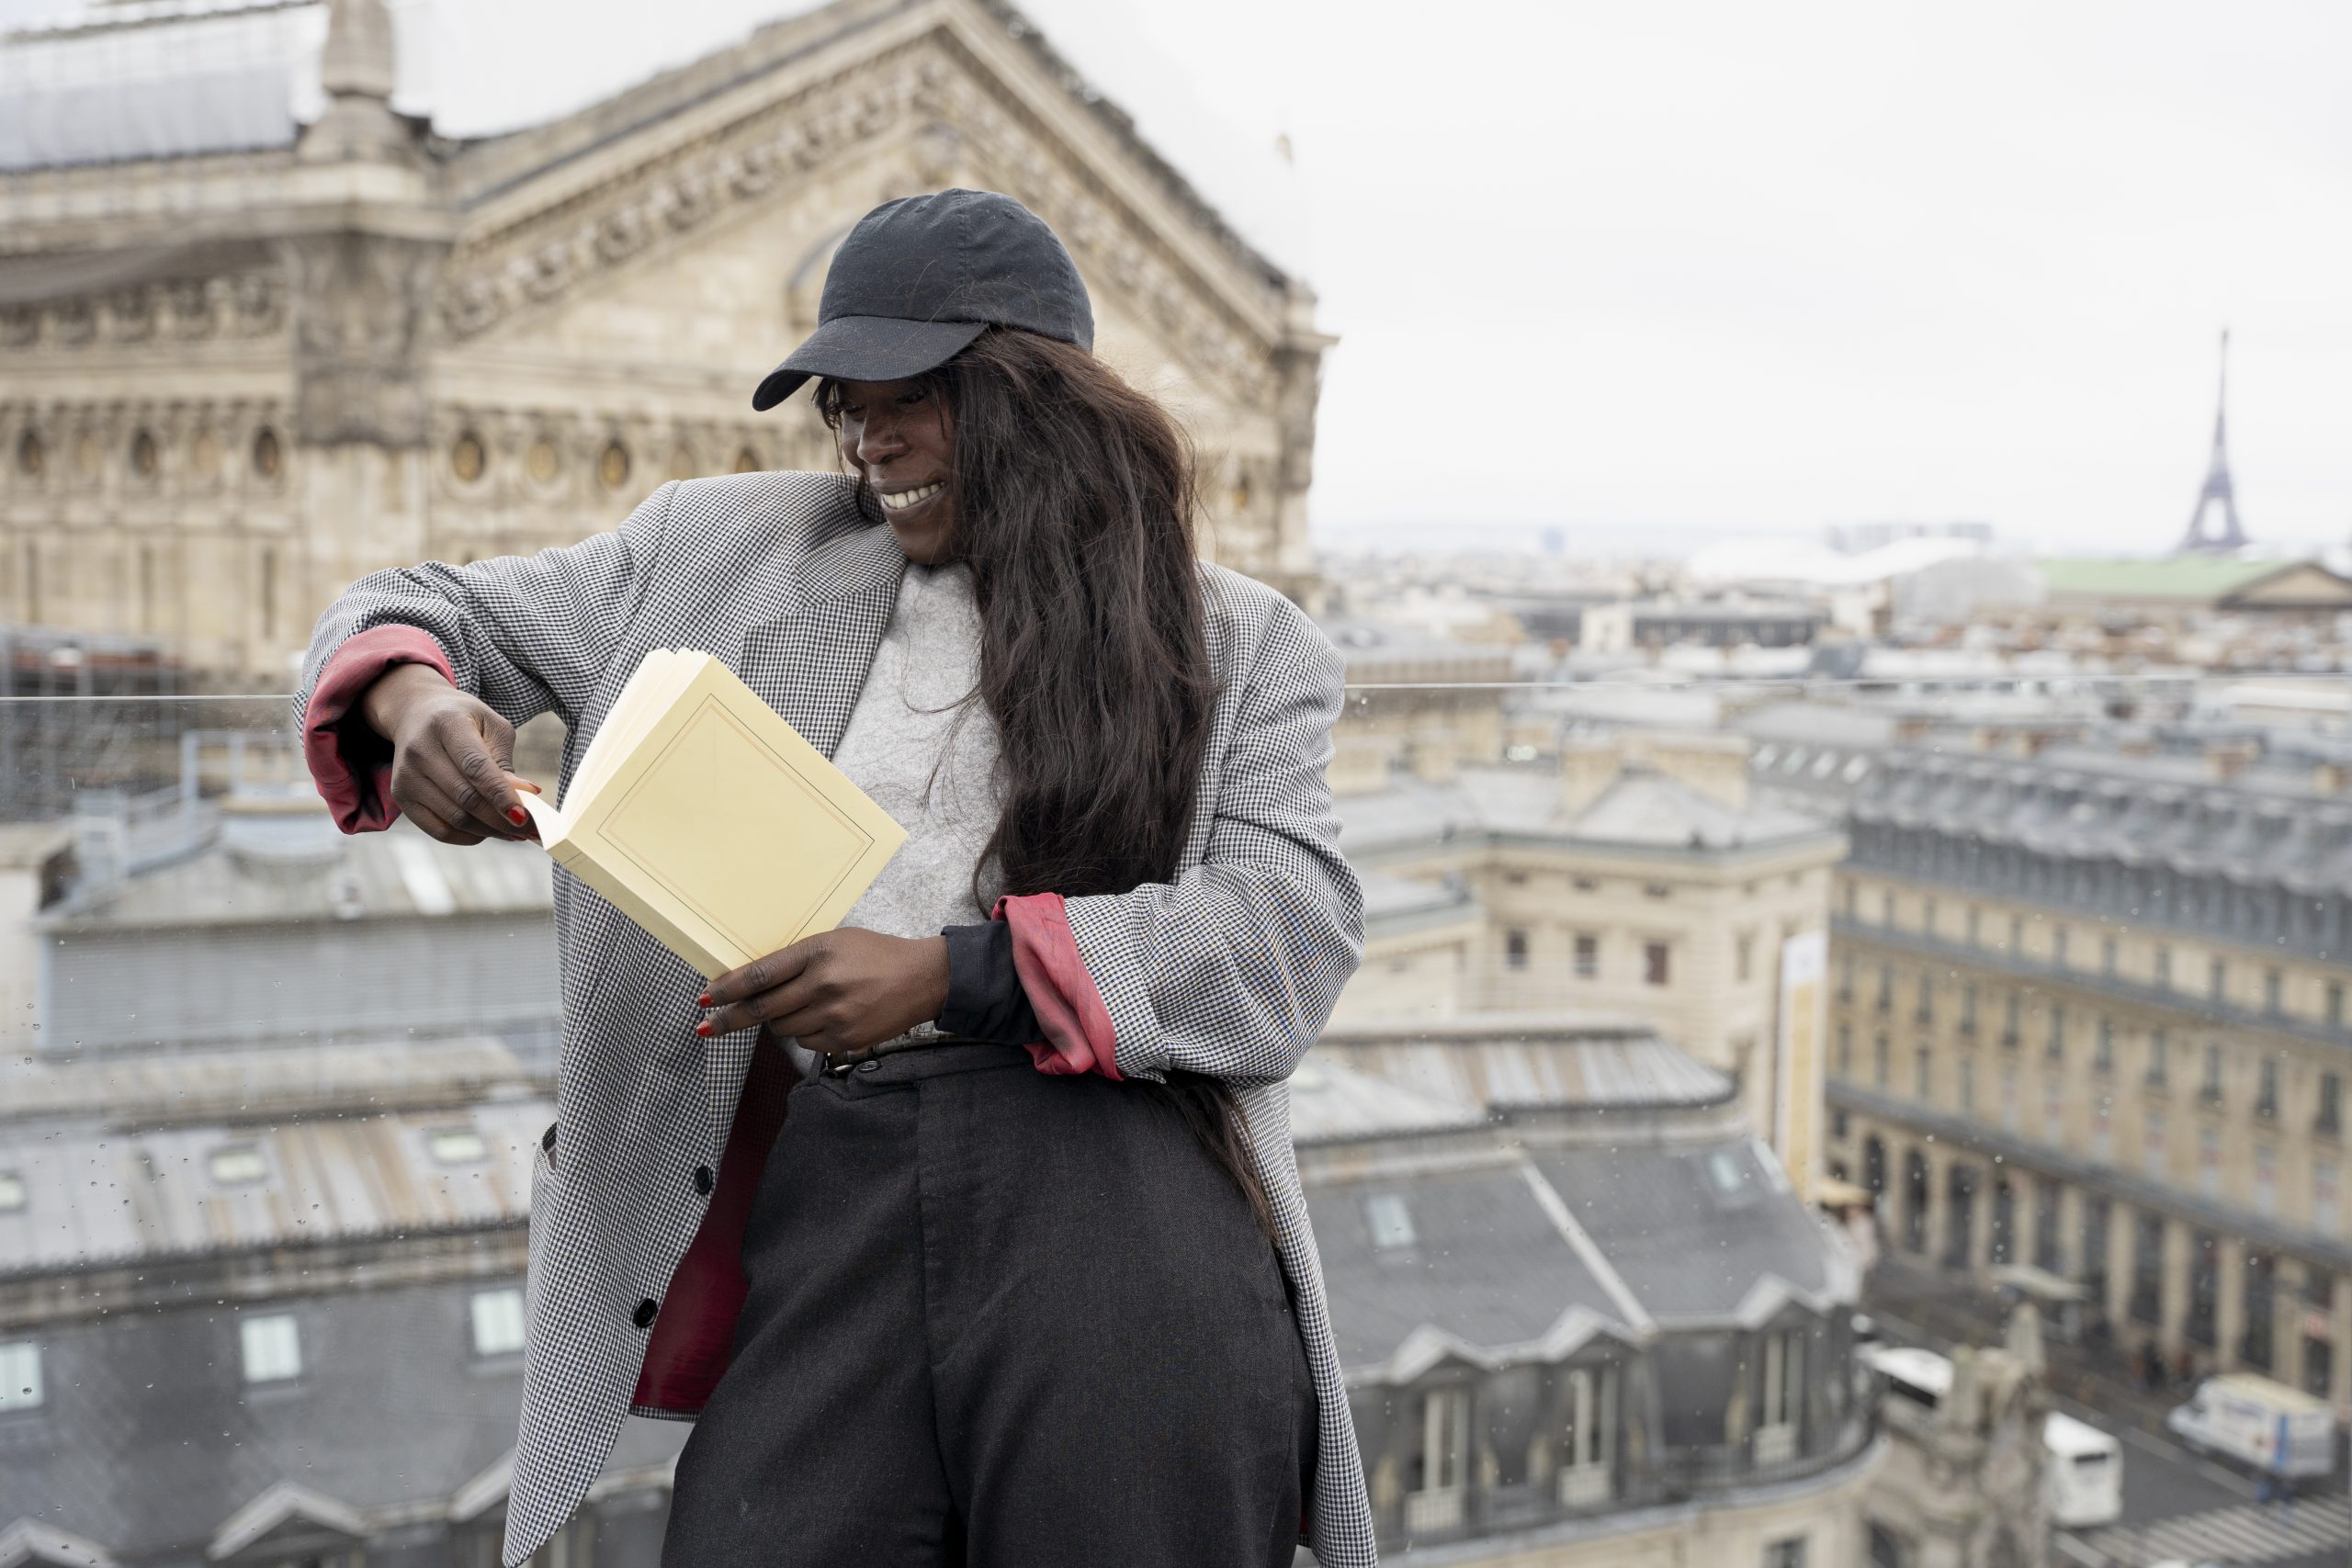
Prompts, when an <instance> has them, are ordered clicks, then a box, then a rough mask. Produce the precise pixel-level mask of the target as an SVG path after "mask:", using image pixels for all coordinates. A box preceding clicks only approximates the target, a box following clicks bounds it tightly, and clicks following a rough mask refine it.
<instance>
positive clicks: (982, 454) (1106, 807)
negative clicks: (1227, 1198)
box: [817, 327, 1273, 1235]
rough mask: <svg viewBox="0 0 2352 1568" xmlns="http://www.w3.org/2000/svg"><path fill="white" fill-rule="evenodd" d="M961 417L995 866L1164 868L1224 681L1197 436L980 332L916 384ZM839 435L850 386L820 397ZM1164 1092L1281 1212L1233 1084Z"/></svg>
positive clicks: (1008, 332)
mask: <svg viewBox="0 0 2352 1568" xmlns="http://www.w3.org/2000/svg"><path fill="white" fill-rule="evenodd" d="M921 379H922V381H923V382H926V383H928V384H929V387H930V389H931V390H932V391H933V394H934V395H935V396H936V397H937V398H938V399H939V400H943V401H944V404H945V406H946V409H947V413H948V417H949V418H950V419H951V420H952V421H953V430H954V444H953V457H952V459H951V465H952V467H951V472H952V478H951V479H950V484H951V486H952V488H953V490H954V492H955V499H956V519H957V525H956V537H955V539H954V540H953V541H952V542H951V546H950V547H951V549H952V550H953V551H954V555H955V558H956V559H957V560H960V561H963V562H965V563H966V564H967V565H968V566H969V567H970V569H971V573H972V592H973V597H974V599H975V601H976V602H977V604H978V607H979V612H980V660H979V685H978V696H979V698H980V700H981V701H982V702H983V703H984V704H985V705H987V708H988V711H989V716H990V717H992V718H993V719H994V720H995V721H996V726H997V730H998V733H999V736H1000V738H1001V746H1000V750H999V756H998V761H997V781H998V784H999V787H1000V790H1001V797H1002V802H1003V809H1002V812H1001V815H1000V817H999V818H998V820H997V825H996V830H995V831H994V832H993V833H992V834H990V835H989V841H988V847H987V849H986V850H985V851H983V852H982V853H981V855H980V857H979V865H976V866H975V867H974V869H973V874H972V883H973V897H974V899H975V901H978V898H979V896H980V876H981V870H980V868H981V866H985V865H986V864H987V863H989V860H990V858H991V857H993V858H994V860H995V862H996V863H997V867H998V870H999V873H1000V874H1001V876H1002V878H1003V885H1004V890H1005V891H1006V892H1007V893H1012V894H1023V893H1046V892H1053V893H1060V894H1062V895H1064V896H1066V897H1080V896H1082V895H1086V894H1092V893H1125V892H1128V891H1131V890H1132V889H1133V888H1135V887H1136V886H1137V885H1138V884H1140V883H1146V882H1167V881H1172V880H1173V879H1174V878H1175V875H1176V872H1177V867H1178V865H1179V864H1180V863H1181V862H1182V857H1183V852H1184V844H1185V840H1187V839H1188V838H1189V837H1190V835H1191V832H1192V828H1193V815H1194V791H1195V788H1196V786H1197V783H1198V780H1199V777H1200V772H1201V765H1202V761H1203V760H1204V757H1205V756H1206V754H1207V750H1208V733H1209V719H1210V713H1211V710H1212V708H1213V706H1214V705H1215V704H1216V697H1217V692H1218V684H1217V680H1216V671H1214V670H1213V669H1212V668H1211V666H1210V662H1209V651H1208V631H1207V626H1206V621H1207V611H1206V606H1205V605H1204V603H1203V597H1202V586H1201V579H1200V572H1199V569H1198V567H1197V566H1196V565H1195V563H1194V558H1193V554H1194V537H1193V526H1194V518H1195V513H1196V511H1197V504H1198V498H1197V492H1196V489H1195V484H1194V479H1193V447H1192V443H1191V441H1190V440H1189V439H1187V437H1186V436H1185V434H1184V432H1183V431H1182V429H1181V428H1180V427H1179V426H1178V425H1177V423H1176V422H1175V421H1174V420H1172V419H1170V417H1169V415H1168V412H1167V411H1166V410H1164V409H1162V408H1161V407H1160V406H1159V404H1158V403H1157V402H1155V401H1154V400H1152V399H1150V398H1149V397H1148V396H1146V395H1145V394H1144V393H1142V392H1139V391H1137V390H1136V389H1134V388H1133V387H1130V386H1128V385H1127V383H1126V382H1125V380H1123V379H1121V378H1120V377H1119V375H1118V373H1117V372H1115V371H1114V370H1113V369H1112V368H1111V367H1109V366H1107V365H1105V364H1103V362H1102V361H1101V360H1099V359H1097V358H1095V357H1094V355H1091V354H1090V353H1088V352H1087V351H1086V350H1084V349H1082V348H1079V347H1077V346H1075V345H1074V344H1065V343H1060V342H1057V341H1056V340H1054V339H1052V338H1046V337H1041V336H1039V335H1037V334H1036V333H1026V332H1020V331H1016V330H1012V329H1009V328H1001V327H991V328H989V330H987V331H986V332H983V333H981V334H980V335H979V336H978V338H976V339H974V340H973V342H972V344H971V345H970V346H969V347H967V348H966V349H965V350H964V351H963V352H962V353H961V354H958V355H956V357H955V358H953V359H951V360H949V361H948V362H947V363H946V364H945V365H944V366H942V367H939V368H938V369H937V370H935V371H933V372H931V373H930V374H928V375H927V376H924V377H922V378H921ZM817 407H818V410H819V412H820V413H822V414H823V416H824V419H825V423H827V424H828V425H830V426H831V427H833V428H834V429H836V430H838V429H839V428H840V423H841V396H840V390H839V389H838V388H837V387H835V386H834V385H833V384H832V383H831V382H830V381H825V382H820V384H819V386H818V388H817ZM1159 1094H1160V1096H1161V1097H1162V1098H1163V1099H1164V1100H1166V1101H1167V1102H1168V1104H1169V1105H1170V1107H1171V1108H1172V1109H1173V1110H1174V1111H1175V1112H1176V1113H1177V1115H1178V1116H1179V1117H1181V1118H1182V1121H1183V1122H1184V1124H1185V1125H1186V1126H1187V1127H1188V1128H1189V1129H1190V1130H1191V1131H1192V1133H1193V1136H1194V1137H1196V1138H1198V1139H1199V1141H1200V1143H1201V1145H1202V1146H1203V1147H1204V1148H1205V1149H1206V1150H1207V1151H1208V1153H1209V1154H1210V1156H1212V1157H1213V1158H1215V1159H1216V1162H1217V1163H1218V1164H1219V1165H1220V1166H1222V1167H1224V1168H1225V1169H1226V1170H1227V1171H1228V1172H1229V1173H1230V1174H1231V1175H1232V1177H1233V1179H1235V1180H1236V1181H1237V1182H1238V1183H1239V1184H1240V1187H1241V1190H1242V1191H1243V1193H1244V1194H1246V1195H1247V1196H1248V1198H1249V1200H1250V1208H1251V1211H1252V1212H1253V1213H1255V1214H1256V1216H1257V1218H1258V1223H1259V1224H1260V1226H1261V1228H1262V1229H1264V1230H1265V1231H1266V1232H1267V1234H1268V1235H1272V1230H1273V1223H1272V1212H1271V1210H1270V1208H1269V1205H1268V1204H1267V1201H1266V1195H1265V1190H1264V1186H1263V1184H1262V1183H1261V1181H1260V1179H1259V1177H1258V1171H1257V1165H1256V1161H1255V1160H1254V1158H1253V1157H1252V1156H1251V1155H1250V1148H1249V1143H1248V1129H1247V1126H1246V1124H1245V1123H1244V1122H1243V1119H1242V1117H1241V1114H1240V1111H1239V1107H1238V1105H1237V1104H1236V1102H1235V1100H1234V1099H1233V1095H1232V1092H1231V1091H1230V1090H1229V1089H1227V1088H1226V1086H1225V1085H1224V1083H1223V1082H1221V1081H1220V1080H1218V1079H1216V1078H1213V1077H1205V1076H1202V1075H1198V1074H1193V1073H1183V1072H1170V1074H1169V1075H1168V1082H1167V1083H1166V1084H1165V1085H1164V1086H1159Z"/></svg>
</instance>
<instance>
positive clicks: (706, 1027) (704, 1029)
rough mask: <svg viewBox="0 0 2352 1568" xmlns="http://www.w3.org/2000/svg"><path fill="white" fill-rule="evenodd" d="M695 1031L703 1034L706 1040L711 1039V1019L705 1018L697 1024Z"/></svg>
mask: <svg viewBox="0 0 2352 1568" xmlns="http://www.w3.org/2000/svg"><path fill="white" fill-rule="evenodd" d="M695 1033H696V1034H699V1035H701V1036H702V1037H703V1038H704V1039H706V1040H707V1039H709V1038H710V1020H708V1019H704V1020H703V1021H701V1022H700V1023H697V1024H695Z"/></svg>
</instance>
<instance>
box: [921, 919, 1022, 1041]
mask: <svg viewBox="0 0 2352 1568" xmlns="http://www.w3.org/2000/svg"><path fill="white" fill-rule="evenodd" d="M939 934H940V935H941V936H944V937H945V938H946V939H947V1002H946V1005H945V1006H944V1007H942V1008H941V1009H940V1010H939V1018H938V1020H937V1021H938V1024H939V1029H940V1032H942V1033H943V1034H955V1035H960V1036H962V1037H963V1038H964V1039H967V1040H987V1041H992V1042H994V1043H999V1044H1003V1045H1029V1044H1035V1043H1039V1042H1042V1041H1043V1040H1044V1039H1045V1038H1046V1034H1045V1031H1043V1030H1041V1029H1039V1028H1038V1027H1037V1010H1036V1009H1035V1008H1033V1007H1031V1006H1030V1005H1029V993H1028V992H1026V991H1024V990H1023V989H1022V988H1021V974H1020V971H1018V970H1017V969H1015V968H1014V967H1013V964H1012V927H1011V926H1010V925H1007V924H1006V923H1005V922H1004V921H1002V920H990V921H989V922H988V923H987V924H985V925H977V926H944V927H942V928H941V930H940V932H939Z"/></svg>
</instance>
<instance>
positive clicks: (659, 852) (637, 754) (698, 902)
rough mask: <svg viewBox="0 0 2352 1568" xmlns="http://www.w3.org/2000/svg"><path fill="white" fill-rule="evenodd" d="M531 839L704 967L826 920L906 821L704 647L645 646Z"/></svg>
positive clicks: (770, 949) (765, 949)
mask: <svg viewBox="0 0 2352 1568" xmlns="http://www.w3.org/2000/svg"><path fill="white" fill-rule="evenodd" d="M522 798H523V805H524V807H525V808H526V810H528V811H529V812H530V814H531V818H532V820H533V821H534V822H536V823H537V826H538V830H539V842H540V843H541V844H542V845H543V846H544V847H545V848H546V850H547V852H548V854H550V855H552V856H554V857H555V859H556V862H557V863H558V864H560V865H562V866H564V867H565V868H566V869H568V870H569V871H571V873H572V874H574V875H575V876H578V877H579V878H580V879H581V880H582V882H585V883H586V884H588V886H591V887H594V889H595V890H596V891H597V892H599V893H601V894H603V895H604V896H605V897H606V898H608V899H610V900H611V901H612V902H613V904H614V906H615V907H616V908H619V909H620V910H621V912H622V913H624V914H626V915H628V917H629V918H630V919H634V920H636V921H637V922H638V924H639V925H641V926H643V927H644V928H645V929H646V930H647V931H650V932H651V933H652V934H653V935H655V936H656V937H659V938H660V939H661V940H662V943H663V944H664V945H665V946H667V947H668V948H669V949H670V951H671V952H673V953H676V954H677V955H678V956H679V957H681V958H683V959H684V960H685V961H686V962H687V963H688V964H692V965H694V967H695V970H696V971H697V972H698V973H700V974H701V975H702V976H705V977H706V978H710V977H713V976H719V975H723V974H725V973H726V972H727V971H728V970H729V969H735V968H740V967H741V965H743V964H749V963H750V962H752V960H753V959H755V958H763V957H765V956H766V955H767V954H769V953H774V952H775V951H776V950H777V949H778V948H782V947H788V946H790V945H791V944H792V943H794V942H797V941H799V940H800V939H801V938H802V937H804V936H808V935H809V934H811V933H813V932H816V931H831V929H832V928H833V927H835V926H837V925H839V924H841V922H842V917H843V916H845V915H847V914H848V913H849V909H850V906H851V905H853V904H854V903H856V902H857V900H858V897H859V895H861V894H863V893H864V892H865V889H866V888H867V887H868V886H871V885H872V883H873V881H874V878H875V877H876V875H877V874H879V873H880V872H881V870H882V867H883V866H884V864H886V863H888V861H889V859H890V857H891V856H892V855H894V854H896V853H897V852H898V851H899V845H900V844H903V843H905V842H906V839H907V833H906V829H903V828H901V827H899V824H898V823H896V822H895V821H893V820H891V818H890V815H889V813H888V812H886V811H884V810H883V809H882V808H881V807H878V806H876V805H875V804H874V802H873V801H872V800H870V799H868V798H867V797H866V795H865V791H863V790H861V789H859V788H858V787H857V786H856V785H855V784H852V783H850V781H849V777H848V775H846V774H845V773H842V771H841V770H840V769H839V768H836V767H834V766H833V764H832V763H831V761H827V760H826V758H825V757H824V755H823V754H822V753H821V752H820V751H819V750H817V749H816V748H815V747H814V746H811V745H809V742H808V741H806V740H804V739H801V737H800V734H799V732H798V731H797V730H796V729H794V728H792V726H790V725H789V724H786V722H785V721H784V719H783V718H782V717H781V716H779V715H778V714H777V713H776V711H775V709H774V708H771V707H769V706H768V705H767V704H766V703H764V702H763V701H762V700H761V699H760V696H759V694H757V693H755V692H753V691H752V689H751V688H750V687H749V686H746V685H745V684H743V682H741V681H740V680H738V679H737V678H736V675H735V672H734V671H731V670H729V669H728V668H727V666H726V665H725V664H723V663H721V662H720V661H719V660H717V659H714V658H712V657H711V656H710V655H709V654H707V653H696V652H693V651H687V650H680V649H655V650H654V651H653V652H651V653H649V654H647V655H646V656H645V659H644V661H643V662H642V663H640V664H639V665H638V667H637V671H636V672H635V673H634V674H632V675H631V676H630V677H629V678H628V684H627V685H625V686H623V687H622V688H621V694H620V695H619V697H617V698H616V699H615V701H614V704H613V707H612V711H611V712H610V713H609V714H607V715H606V716H605V723H604V725H603V727H602V728H599V729H598V730H597V732H596V736H595V739H593V740H592V741H590V742H589V746H588V750H587V753H586V755H584V756H583V757H582V759H581V761H580V765H579V766H578V767H577V768H576V769H574V770H573V772H572V776H571V784H570V786H569V787H568V788H567V789H566V790H565V792H564V797H563V803H562V805H561V806H560V807H556V806H550V805H549V804H548V803H547V802H546V801H545V800H543V799H541V798H540V797H538V796H537V795H531V794H529V793H528V792H525V793H524V795H523V797H522Z"/></svg>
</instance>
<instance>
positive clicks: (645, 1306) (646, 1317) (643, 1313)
mask: <svg viewBox="0 0 2352 1568" xmlns="http://www.w3.org/2000/svg"><path fill="white" fill-rule="evenodd" d="M661 1310H662V1309H661V1308H660V1307H657V1306H655V1305H654V1304H653V1303H652V1301H651V1300H650V1299H648V1300H646V1301H641V1302H639V1303H637V1314H636V1318H635V1321H636V1323H637V1325H638V1326H639V1328H643V1327H644V1326H645V1325H647V1324H649V1323H651V1322H652V1321H653V1314H655V1313H657V1312H659V1311H661Z"/></svg>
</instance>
